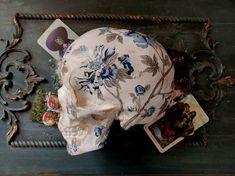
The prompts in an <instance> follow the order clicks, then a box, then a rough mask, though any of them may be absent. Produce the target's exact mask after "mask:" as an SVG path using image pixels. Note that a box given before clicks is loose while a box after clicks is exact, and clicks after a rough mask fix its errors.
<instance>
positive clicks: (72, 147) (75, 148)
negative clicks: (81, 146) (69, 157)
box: [71, 144, 78, 152]
mask: <svg viewBox="0 0 235 176" xmlns="http://www.w3.org/2000/svg"><path fill="white" fill-rule="evenodd" d="M71 149H72V151H73V152H77V150H78V147H77V145H76V144H72V146H71Z"/></svg>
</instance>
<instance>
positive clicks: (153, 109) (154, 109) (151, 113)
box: [146, 106, 156, 117]
mask: <svg viewBox="0 0 235 176" xmlns="http://www.w3.org/2000/svg"><path fill="white" fill-rule="evenodd" d="M155 111H156V108H155V107H154V106H151V107H150V108H148V110H147V112H146V116H147V117H150V116H151V115H153V113H154V112H155Z"/></svg>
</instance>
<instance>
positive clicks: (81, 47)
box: [77, 45, 88, 53]
mask: <svg viewBox="0 0 235 176" xmlns="http://www.w3.org/2000/svg"><path fill="white" fill-rule="evenodd" d="M77 50H78V52H79V53H83V52H86V51H88V48H87V47H86V46H85V45H81V46H79V48H78V49H77Z"/></svg>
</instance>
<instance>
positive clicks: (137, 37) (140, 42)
mask: <svg viewBox="0 0 235 176" xmlns="http://www.w3.org/2000/svg"><path fill="white" fill-rule="evenodd" d="M124 35H125V36H127V37H132V38H133V39H134V40H133V42H134V43H136V46H138V47H141V48H148V46H149V45H150V46H152V47H153V45H154V42H153V39H152V38H150V37H149V36H147V35H143V34H141V33H139V32H136V31H133V30H130V31H128V32H124Z"/></svg>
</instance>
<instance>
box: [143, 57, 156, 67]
mask: <svg viewBox="0 0 235 176" xmlns="http://www.w3.org/2000/svg"><path fill="white" fill-rule="evenodd" d="M141 57H142V60H141V62H142V63H143V64H145V65H148V66H153V65H154V63H153V61H152V58H151V57H150V56H148V55H142V56H141Z"/></svg>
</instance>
